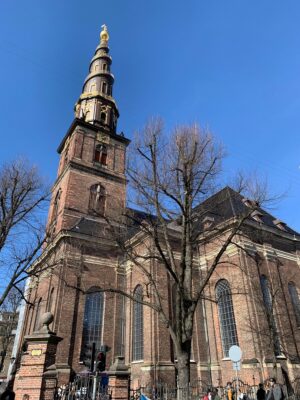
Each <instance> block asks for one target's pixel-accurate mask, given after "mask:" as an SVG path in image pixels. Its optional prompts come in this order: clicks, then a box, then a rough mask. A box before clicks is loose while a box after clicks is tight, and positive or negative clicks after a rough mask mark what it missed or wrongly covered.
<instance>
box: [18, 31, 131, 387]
mask: <svg viewBox="0 0 300 400" xmlns="http://www.w3.org/2000/svg"><path fill="white" fill-rule="evenodd" d="M102 28H103V29H102V32H101V34H100V44H99V45H98V47H97V48H96V51H95V54H94V56H93V58H92V60H91V62H90V67H89V73H88V75H87V77H86V79H85V81H84V84H83V89H82V93H81V95H80V96H79V99H78V101H77V103H76V105H75V119H74V120H73V122H72V124H71V126H70V128H69V129H68V131H67V133H66V135H65V137H64V138H63V140H62V142H61V144H60V145H59V147H58V153H59V154H60V162H59V168H58V176H57V179H56V181H55V183H54V185H53V189H52V198H51V204H50V210H49V216H48V223H47V232H48V235H49V238H50V239H49V244H48V245H47V246H46V247H45V248H44V251H43V254H42V256H41V257H40V258H39V260H38V263H40V265H41V268H42V269H43V270H45V273H42V274H41V275H40V276H39V278H38V279H37V278H33V279H32V281H31V292H30V301H31V303H32V304H34V307H28V308H27V312H26V320H25V325H24V334H25V335H26V334H31V333H32V332H34V331H36V330H38V329H39V325H40V317H41V315H42V314H43V313H44V312H45V311H50V312H52V313H53V314H54V321H53V324H52V330H53V331H55V332H57V334H58V335H59V336H61V337H62V338H63V341H62V342H61V343H60V344H59V346H58V349H57V354H56V366H57V368H58V369H59V371H60V377H61V380H62V381H65V382H68V380H69V378H70V375H71V374H72V373H74V372H79V371H81V370H84V368H86V367H85V366H84V365H83V358H84V349H85V346H86V345H87V344H91V343H95V344H96V348H97V350H99V349H100V347H101V346H103V345H107V346H109V348H110V349H111V350H110V352H109V354H108V357H107V362H110V361H111V360H112V359H114V357H115V356H117V355H122V354H123V352H124V350H123V347H124V337H123V336H124V324H123V315H124V313H123V309H124V301H123V299H122V298H121V297H120V296H119V295H116V294H114V293H113V294H107V293H103V292H101V289H102V288H104V287H105V286H106V287H116V288H118V287H121V286H122V285H123V281H124V275H123V270H122V268H120V258H121V257H120V252H119V250H118V248H117V246H116V244H115V242H114V241H113V240H112V238H111V237H110V235H109V233H108V230H107V223H106V220H107V218H109V219H110V220H114V218H118V216H120V215H121V214H122V213H123V211H124V208H125V204H126V178H125V158H126V147H127V145H128V144H129V140H128V139H126V138H125V137H124V135H123V133H120V134H118V133H117V121H118V117H119V111H118V108H117V105H116V102H115V99H114V98H113V83H114V76H113V74H112V73H111V63H112V59H111V56H110V55H109V48H108V40H109V35H108V31H107V27H106V26H105V25H103V26H102ZM48 266H50V267H51V268H48Z"/></svg>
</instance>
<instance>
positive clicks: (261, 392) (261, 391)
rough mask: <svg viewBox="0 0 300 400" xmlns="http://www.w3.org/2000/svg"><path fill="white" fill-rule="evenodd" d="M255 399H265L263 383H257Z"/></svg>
mask: <svg viewBox="0 0 300 400" xmlns="http://www.w3.org/2000/svg"><path fill="white" fill-rule="evenodd" d="M256 399H257V400H265V399H266V391H265V389H264V385H263V384H262V383H260V384H259V385H258V390H257V392H256Z"/></svg>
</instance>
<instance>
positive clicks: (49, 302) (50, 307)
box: [47, 287, 54, 312]
mask: <svg viewBox="0 0 300 400" xmlns="http://www.w3.org/2000/svg"><path fill="white" fill-rule="evenodd" d="M53 299H54V287H53V288H52V289H51V291H50V294H49V299H48V307H47V311H50V312H52V308H53Z"/></svg>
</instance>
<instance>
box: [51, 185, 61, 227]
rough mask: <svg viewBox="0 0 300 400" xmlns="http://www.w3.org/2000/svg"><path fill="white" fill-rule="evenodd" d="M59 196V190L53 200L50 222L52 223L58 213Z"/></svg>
mask: <svg viewBox="0 0 300 400" xmlns="http://www.w3.org/2000/svg"><path fill="white" fill-rule="evenodd" d="M60 196H61V190H60V189H59V190H58V191H57V193H56V196H55V199H54V204H53V211H52V221H54V220H55V219H56V217H57V214H58V211H59V203H60Z"/></svg>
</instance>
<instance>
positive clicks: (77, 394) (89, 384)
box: [56, 374, 111, 400]
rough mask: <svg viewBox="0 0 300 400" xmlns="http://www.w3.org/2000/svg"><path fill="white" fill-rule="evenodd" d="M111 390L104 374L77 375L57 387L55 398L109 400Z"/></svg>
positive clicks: (62, 399)
mask: <svg viewBox="0 0 300 400" xmlns="http://www.w3.org/2000/svg"><path fill="white" fill-rule="evenodd" d="M110 398H111V390H110V387H109V386H108V385H107V376H106V375H105V374H101V375H95V374H85V375H77V376H76V377H75V379H74V380H73V381H72V382H70V383H69V384H68V385H63V386H61V387H59V388H58V390H57V394H56V399H57V400H110Z"/></svg>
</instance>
